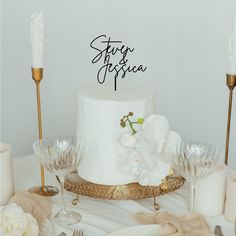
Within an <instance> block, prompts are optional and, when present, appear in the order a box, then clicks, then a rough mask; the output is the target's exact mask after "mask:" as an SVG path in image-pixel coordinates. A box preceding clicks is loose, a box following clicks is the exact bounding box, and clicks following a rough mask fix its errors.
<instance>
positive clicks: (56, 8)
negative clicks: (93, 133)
mask: <svg viewBox="0 0 236 236" xmlns="http://www.w3.org/2000/svg"><path fill="white" fill-rule="evenodd" d="M41 9H42V10H43V12H44V21H45V70H44V79H43V81H42V83H41V93H42V114H43V131H44V136H51V135H61V134H71V135H74V134H75V133H76V131H75V130H76V96H77V92H78V89H79V88H80V87H81V86H82V84H83V83H84V82H85V81H87V82H90V83H92V84H94V85H96V86H98V83H97V81H96V73H97V71H98V66H96V65H92V64H91V60H92V58H93V57H94V56H95V55H94V53H95V52H94V50H92V49H91V48H90V47H89V43H90V42H91V40H92V39H94V38H95V37H96V36H98V35H100V34H106V35H107V36H111V37H112V39H115V40H122V41H123V42H124V43H125V44H126V45H128V46H130V47H134V48H135V57H134V59H133V64H139V63H141V64H144V65H147V66H148V69H147V71H146V72H145V73H140V74H135V75H133V76H132V75H128V76H127V81H131V82H132V83H136V82H138V81H143V82H145V83H146V84H149V85H150V84H151V85H152V86H153V87H154V88H155V89H156V90H157V96H156V110H157V112H158V113H161V114H163V115H165V116H167V117H168V118H169V121H170V125H171V128H172V129H173V130H176V131H178V132H179V133H181V134H182V136H183V138H184V139H185V140H201V141H206V142H209V143H216V144H219V145H224V144H225V130H226V115H227V99H228V93H227V87H226V85H225V73H226V66H227V55H228V48H227V47H228V37H229V25H230V23H231V20H232V16H233V14H235V13H236V1H235V0H227V1H222V0H198V1H197V0H177V1H173V0H165V1H164V0H148V1H146V0H128V1H127V0H120V1H114V0H93V1H92V0H83V1H82V0H70V1H66V0H63V1H62V0H61V1H59V0H50V1H48V0H21V1H18V0H2V22H1V27H2V40H1V46H2V51H1V59H2V63H1V67H2V91H1V98H2V99H1V112H2V115H1V116H2V117H1V118H2V119H1V128H2V141H4V142H8V143H11V144H12V146H13V153H14V156H21V155H26V154H30V153H32V152H33V150H32V143H33V141H34V139H36V138H37V113H36V97H35V87H34V82H33V81H32V79H31V72H30V67H31V50H30V17H29V16H30V15H31V14H32V13H34V12H36V11H39V10H41ZM118 84H119V81H118ZM235 99H236V98H235ZM235 99H234V100H235ZM235 106H236V101H235ZM235 115H236V114H235V109H234V110H233V117H232V136H231V137H232V139H231V140H232V141H231V151H230V165H231V166H233V167H234V168H235V169H236V145H235V143H236V120H235Z"/></svg>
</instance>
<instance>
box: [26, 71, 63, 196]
mask: <svg viewBox="0 0 236 236" xmlns="http://www.w3.org/2000/svg"><path fill="white" fill-rule="evenodd" d="M32 78H33V80H34V82H35V84H36V93H37V109H38V133H39V140H42V138H43V131H42V113H41V102H40V82H41V80H42V79H43V68H32ZM40 174H41V186H35V187H32V188H30V189H29V192H32V193H37V194H40V195H43V196H55V195H56V194H58V193H59V190H58V188H56V187H54V186H48V185H45V175H44V168H43V166H42V165H41V166H40Z"/></svg>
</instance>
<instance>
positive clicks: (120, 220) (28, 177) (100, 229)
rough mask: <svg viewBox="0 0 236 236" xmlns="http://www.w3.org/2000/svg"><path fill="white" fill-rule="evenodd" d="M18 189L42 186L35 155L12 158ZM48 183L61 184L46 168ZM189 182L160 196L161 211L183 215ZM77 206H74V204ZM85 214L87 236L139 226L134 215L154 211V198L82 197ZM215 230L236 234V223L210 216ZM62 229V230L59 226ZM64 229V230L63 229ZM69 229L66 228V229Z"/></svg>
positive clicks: (57, 204) (83, 224) (80, 207)
mask: <svg viewBox="0 0 236 236" xmlns="http://www.w3.org/2000/svg"><path fill="white" fill-rule="evenodd" d="M13 169H14V181H15V191H18V190H22V189H28V188H30V187H32V186H36V185H40V166H39V163H38V161H37V160H36V157H35V156H34V155H30V156H25V157H18V158H13ZM45 180H46V184H47V185H54V186H57V187H59V184H58V182H57V181H56V179H55V177H54V176H53V175H52V174H51V173H48V172H47V171H45ZM188 187H189V186H188V184H185V185H184V186H183V187H181V188H180V189H178V190H177V191H175V192H172V193H168V194H166V195H163V196H160V197H158V198H157V202H158V204H159V205H160V207H161V208H160V209H161V211H169V212H171V213H177V214H184V213H186V212H187V208H188V196H189V188H188ZM75 196H76V195H75V194H72V193H69V192H67V193H66V196H65V198H66V202H67V205H68V206H70V207H72V204H71V201H72V199H73V198H75ZM53 202H54V205H53V211H57V210H58V209H59V208H60V205H61V199H60V196H59V195H58V196H56V197H53ZM73 207H74V206H73ZM75 208H76V210H78V211H79V212H80V214H81V215H82V220H81V222H80V223H79V224H78V225H77V227H79V228H84V229H85V232H86V229H88V230H87V231H88V233H86V236H89V235H91V236H96V235H101V236H103V235H104V236H105V235H108V234H109V233H111V232H114V231H116V230H120V229H123V228H126V227H130V226H135V225H139V223H137V222H136V221H135V220H134V219H133V215H134V214H135V213H137V212H147V213H151V212H153V211H154V208H153V199H143V200H136V201H133V200H118V201H117V200H101V199H93V198H89V197H84V196H80V203H79V204H78V205H77V206H76V207H75ZM207 221H208V223H209V224H210V227H211V231H212V232H213V230H214V227H215V225H217V224H219V225H221V227H222V231H223V233H224V235H225V236H233V235H235V234H234V224H232V223H229V222H228V221H226V220H225V218H224V216H223V215H222V216H218V217H207ZM60 230H61V229H60ZM64 231H65V230H64ZM65 232H66V231H65Z"/></svg>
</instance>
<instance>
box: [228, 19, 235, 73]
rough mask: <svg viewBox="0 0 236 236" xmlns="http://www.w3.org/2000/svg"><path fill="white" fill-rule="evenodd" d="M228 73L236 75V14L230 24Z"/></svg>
mask: <svg viewBox="0 0 236 236" xmlns="http://www.w3.org/2000/svg"><path fill="white" fill-rule="evenodd" d="M228 73H229V74H231V75H236V15H235V16H234V17H233V22H232V24H231V26H230V36H229V68H228Z"/></svg>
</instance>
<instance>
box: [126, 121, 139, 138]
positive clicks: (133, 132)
mask: <svg viewBox="0 0 236 236" xmlns="http://www.w3.org/2000/svg"><path fill="white" fill-rule="evenodd" d="M127 121H128V122H129V126H130V128H131V130H132V134H133V135H134V134H136V133H137V131H136V130H135V129H134V127H133V124H134V123H135V122H131V121H130V120H129V118H127Z"/></svg>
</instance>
